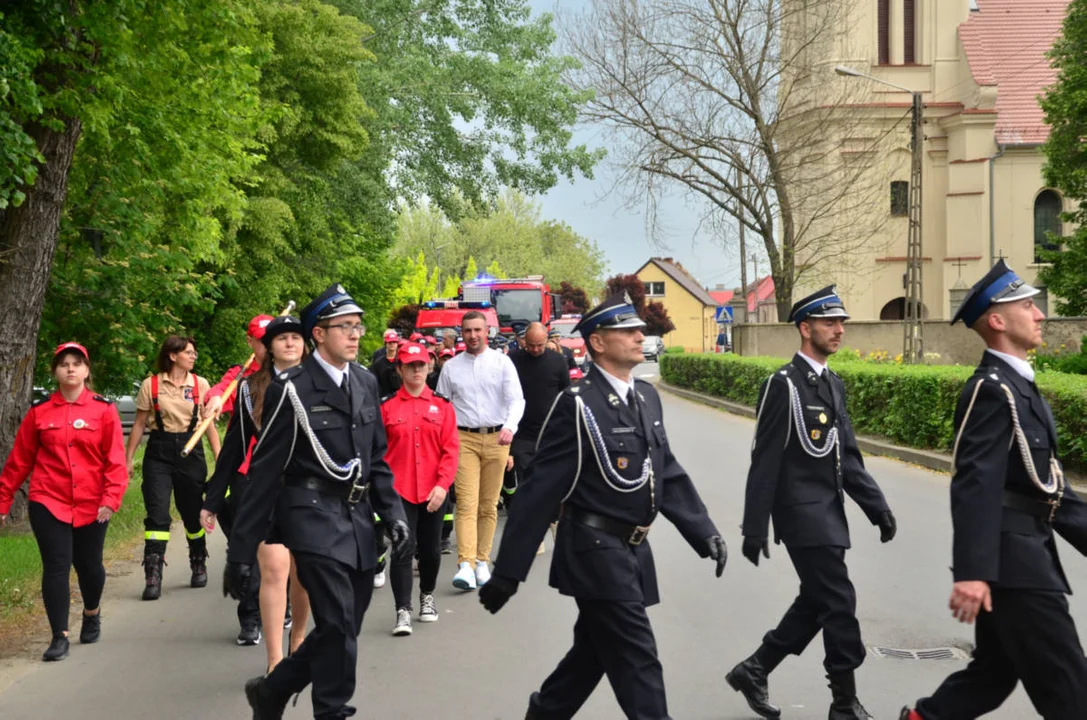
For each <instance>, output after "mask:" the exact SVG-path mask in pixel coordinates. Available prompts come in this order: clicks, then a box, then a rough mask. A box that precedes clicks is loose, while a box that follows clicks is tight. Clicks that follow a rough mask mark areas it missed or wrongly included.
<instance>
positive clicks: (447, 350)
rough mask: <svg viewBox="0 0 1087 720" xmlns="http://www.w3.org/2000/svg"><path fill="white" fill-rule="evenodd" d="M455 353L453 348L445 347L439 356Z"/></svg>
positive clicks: (449, 355) (450, 355) (448, 355)
mask: <svg viewBox="0 0 1087 720" xmlns="http://www.w3.org/2000/svg"><path fill="white" fill-rule="evenodd" d="M453 354H454V353H453V349H452V348H443V349H442V351H441V353H439V355H438V357H453Z"/></svg>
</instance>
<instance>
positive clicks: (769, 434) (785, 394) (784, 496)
mask: <svg viewBox="0 0 1087 720" xmlns="http://www.w3.org/2000/svg"><path fill="white" fill-rule="evenodd" d="M787 380H791V381H792V384H793V387H795V388H796V391H797V396H798V398H799V401H800V410H801V414H802V416H803V422H804V428H803V429H802V430H800V431H798V430H797V426H796V423H795V421H794V419H793V412H794V409H793V405H792V400H791V398H790V393H789V385H788V382H787ZM830 382H831V383H832V384H833V397H832V396H831V394H830V393H828V392H827V390H826V386H825V385H824V384H823V383H821V382H819V381H818V376H817V375H816V374H815V372H814V371H813V370H812V366H811V365H810V364H809V363H808V361H807V360H805V359H804V358H803V357H802V356H801V355H800V354H797V355H795V356H794V357H793V360H792V362H790V363H789V364H787V365H785V366H783V367H782V368H781V369H779V370H778V371H777V372H776V373H774V374H773V375H771V376H770V377H769V378H768V379H767V380H766V382H765V383H763V386H762V389H761V390H760V391H759V403H758V405H757V407H758V408H759V416H758V424H757V425H756V427H755V442H754V445H753V446H752V448H751V469H750V470H749V471H748V474H747V496H746V502H745V504H744V520H743V534H744V537H748V538H755V539H762V538H766V537H768V536H769V534H768V525H769V522H770V518H771V517H772V518H773V520H774V534H775V536H776V538H777V541H778V542H784V543H785V545H786V546H787V547H798V548H802V547H842V548H848V547H850V543H849V525H848V523H847V522H846V517H845V498H844V495H849V497H851V498H853V501H854V502H856V503H857V504H858V505H859V506H860V507H861V509H862V510H863V511H864V514H865V515H867V516H868V519H869V520H870V521H871V522H872V524H873V525H874V524H877V522H878V521H879V517H880V515H881V514H882V513H884V512H886V511H888V510H889V509H890V508H889V507H888V506H887V500H886V499H885V498H884V497H883V492H882V491H881V490H880V489H879V486H878V485H876V481H875V480H873V479H872V476H871V475H869V474H868V471H867V470H865V469H864V459H863V458H862V457H861V451H860V448H858V447H857V438H856V436H855V435H854V434H853V424H852V423H851V422H850V421H849V414H848V413H847V412H846V409H845V404H846V403H845V385H844V384H843V383H842V379H841V378H840V377H838V376H837V375H835V374H834V373H830ZM831 428H838V442H839V448H838V451H832V452H830V453H829V454H828V455H827V456H825V457H823V458H814V457H812V456H811V455H809V454H808V453H807V452H806V451H805V450H804V448H803V447H802V445H801V440H800V438H799V437H798V432H804V433H806V435H807V437H808V440H809V441H811V443H812V444H813V445H814V446H815V447H816V448H821V447H823V444H824V443H825V442H826V438H827V433H828V432H830V429H831ZM843 493H844V494H843Z"/></svg>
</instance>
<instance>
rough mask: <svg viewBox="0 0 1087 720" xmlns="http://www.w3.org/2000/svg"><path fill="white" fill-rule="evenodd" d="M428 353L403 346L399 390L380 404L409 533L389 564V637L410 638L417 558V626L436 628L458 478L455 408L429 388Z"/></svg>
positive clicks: (398, 366)
mask: <svg viewBox="0 0 1087 720" xmlns="http://www.w3.org/2000/svg"><path fill="white" fill-rule="evenodd" d="M428 355H429V353H428V352H427V348H425V347H423V346H422V345H420V344H419V343H413V342H409V343H405V344H404V345H402V346H401V347H400V349H399V350H397V352H396V370H397V372H398V373H399V374H400V379H401V381H402V384H401V386H400V389H399V390H397V391H396V392H395V393H394V394H393V395H390V396H389V397H388V398H386V399H385V401H384V402H382V404H381V418H382V420H383V421H384V423H385V432H386V433H387V435H388V439H389V449H388V450H387V451H386V453H385V460H386V461H387V462H388V463H389V467H390V468H391V469H392V471H393V478H394V487H395V488H396V491H397V492H398V493H399V494H400V499H401V501H402V504H403V506H404V515H406V516H407V520H408V527H409V528H411V533H410V535H409V542H410V543H411V544H412V545H414V547H412V548H407V549H406V550H405V551H404V552H403V553H402V554H401V555H400V557H399V558H398V559H394V560H393V565H392V585H393V599H394V600H395V601H396V625H395V626H394V627H393V635H411V592H412V572H411V559H412V555H414V554H415V552H414V551H415V550H418V553H419V554H418V557H419V622H436V621H437V620H438V609H437V607H436V606H435V604H434V587H435V585H436V584H437V582H438V569H439V567H440V565H441V561H442V554H441V541H442V520H443V517H444V515H443V513H442V506H443V504H444V503H445V496H446V493H447V492H449V486H450V485H452V484H453V479H454V478H455V477H456V475H457V455H458V453H459V452H460V439H459V438H460V436H459V435H458V434H457V416H456V413H455V412H454V411H453V404H452V403H450V402H449V401H448V400H447V399H446V398H444V397H442V396H441V395H438V394H437V393H435V392H434V391H432V390H431V389H430V388H429V387H427V384H426V379H427V367H428V360H429V357H428Z"/></svg>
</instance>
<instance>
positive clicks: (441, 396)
mask: <svg viewBox="0 0 1087 720" xmlns="http://www.w3.org/2000/svg"><path fill="white" fill-rule="evenodd" d="M430 392H431V394H432V395H433V396H434V397H436V398H441V399H442V400H445V401H446V402H447V403H451V402H453V401H452V400H450V399H449V398H447V397H446V396H445V395H442V394H441V393H440V392H438V391H437V390H431V391H430Z"/></svg>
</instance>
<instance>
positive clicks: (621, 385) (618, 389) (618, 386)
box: [596, 365, 634, 405]
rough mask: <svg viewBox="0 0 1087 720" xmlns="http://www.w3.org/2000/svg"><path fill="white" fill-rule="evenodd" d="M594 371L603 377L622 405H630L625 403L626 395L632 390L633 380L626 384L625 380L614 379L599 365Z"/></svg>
mask: <svg viewBox="0 0 1087 720" xmlns="http://www.w3.org/2000/svg"><path fill="white" fill-rule="evenodd" d="M596 369H597V370H599V371H600V374H601V375H603V376H604V378H605V379H606V380H607V381H608V383H610V384H611V386H612V388H614V389H615V393H616V394H617V395H618V396H619V399H620V400H622V401H623V403H624V404H627V405H629V404H630V403H628V402H627V393H628V392H630V391H631V390H633V389H634V378H631V379H630V382H627V381H626V380H620V379H619V378H617V377H615V376H614V375H612V374H611V373H610V372H608V371H607V370H605V369H604V368H602V367H600V366H599V365H597V366H596Z"/></svg>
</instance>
